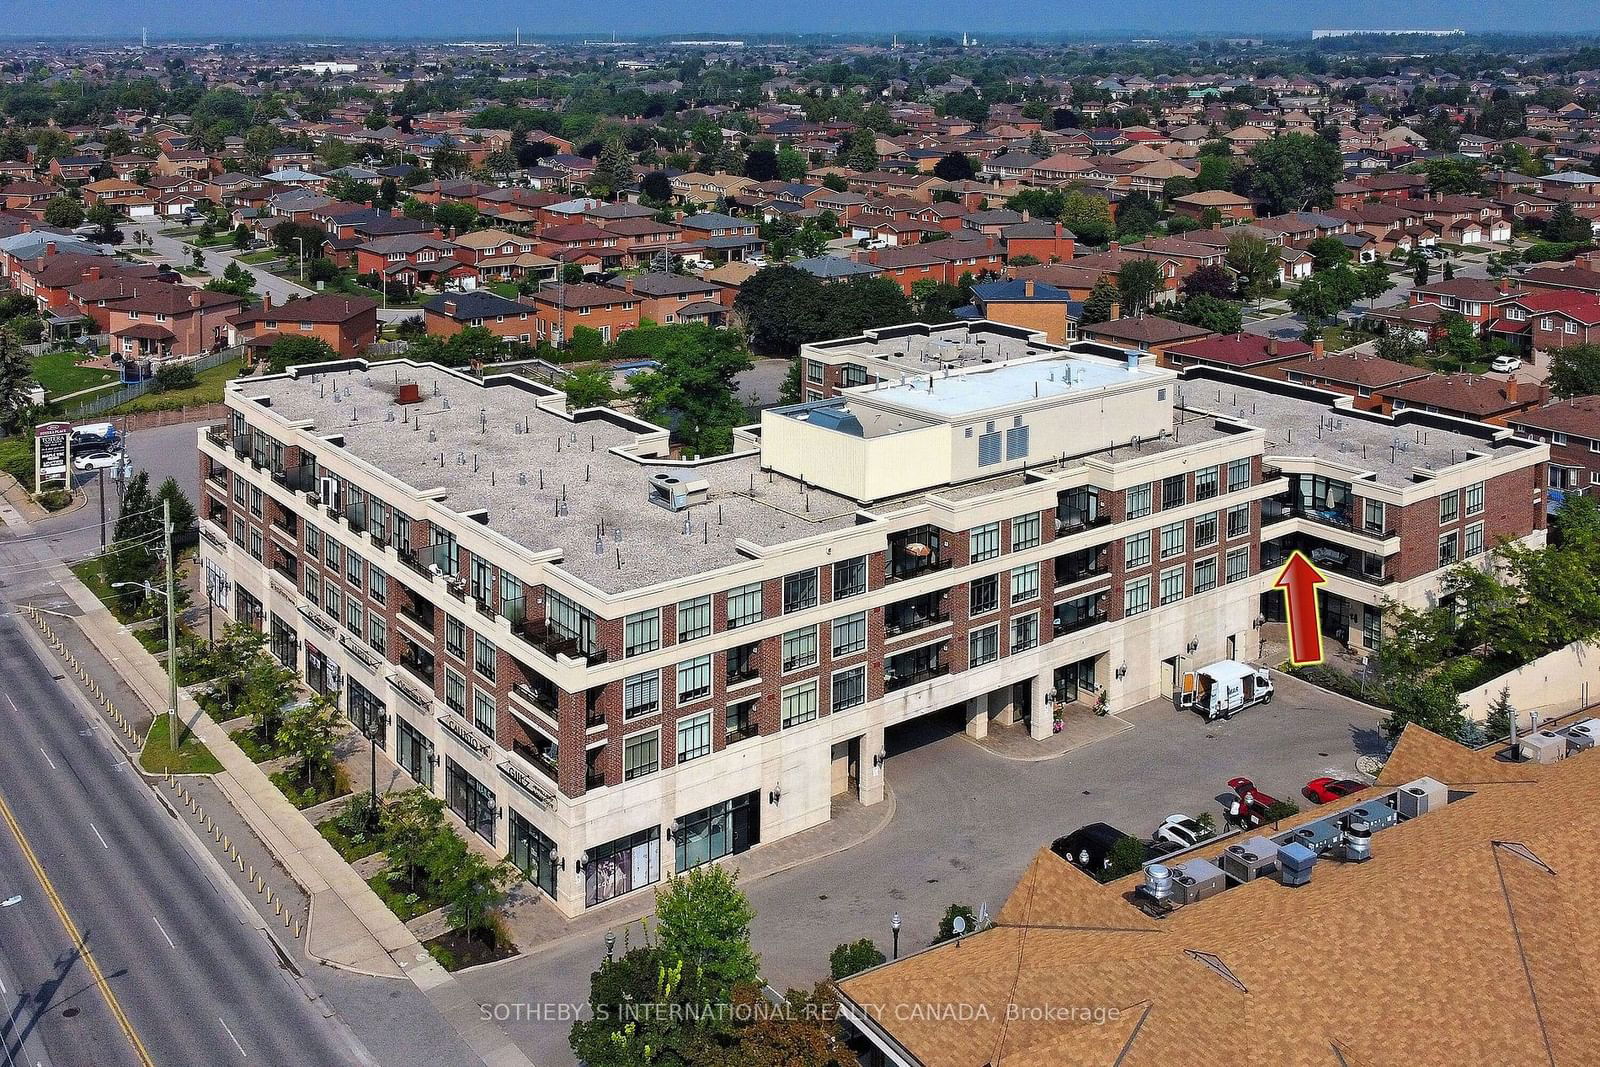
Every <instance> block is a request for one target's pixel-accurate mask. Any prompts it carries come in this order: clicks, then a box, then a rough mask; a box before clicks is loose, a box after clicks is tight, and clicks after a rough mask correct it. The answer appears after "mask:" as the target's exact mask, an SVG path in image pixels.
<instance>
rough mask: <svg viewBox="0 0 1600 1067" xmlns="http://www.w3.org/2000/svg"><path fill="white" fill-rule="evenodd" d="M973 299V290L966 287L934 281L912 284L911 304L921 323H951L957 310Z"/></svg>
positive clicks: (928, 280) (927, 280)
mask: <svg viewBox="0 0 1600 1067" xmlns="http://www.w3.org/2000/svg"><path fill="white" fill-rule="evenodd" d="M971 299H972V291H971V289H969V288H966V287H964V286H960V285H950V284H948V283H946V282H936V281H933V280H932V279H926V280H924V281H920V282H912V283H911V303H912V305H913V308H914V310H915V312H916V317H917V320H918V321H920V322H949V321H950V319H951V318H952V316H953V315H954V312H955V309H956V308H958V307H961V306H963V305H964V304H967V303H969V302H970V301H971Z"/></svg>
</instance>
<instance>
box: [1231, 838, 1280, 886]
mask: <svg viewBox="0 0 1600 1067" xmlns="http://www.w3.org/2000/svg"><path fill="white" fill-rule="evenodd" d="M1277 862H1278V846H1277V845H1275V844H1273V843H1272V842H1271V841H1269V840H1268V839H1266V838H1265V837H1262V836H1260V835H1259V834H1257V835H1256V836H1255V837H1252V838H1250V839H1249V840H1247V841H1241V842H1239V843H1238V844H1236V845H1229V846H1228V847H1227V848H1225V849H1223V850H1222V869H1223V870H1224V871H1226V872H1227V874H1228V877H1230V878H1232V879H1233V880H1234V881H1236V882H1250V881H1254V880H1255V879H1256V878H1258V877H1260V876H1261V875H1263V874H1269V873H1271V872H1272V870H1273V868H1274V867H1275V866H1276V865H1277Z"/></svg>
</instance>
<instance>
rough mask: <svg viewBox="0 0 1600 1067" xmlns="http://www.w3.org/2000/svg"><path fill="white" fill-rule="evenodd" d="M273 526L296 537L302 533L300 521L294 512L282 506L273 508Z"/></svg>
mask: <svg viewBox="0 0 1600 1067" xmlns="http://www.w3.org/2000/svg"><path fill="white" fill-rule="evenodd" d="M272 525H274V526H276V527H277V528H278V529H280V530H282V531H283V532H284V533H286V534H288V535H289V536H290V537H294V536H295V535H297V534H298V533H299V532H300V519H299V517H298V516H296V515H295V513H294V512H292V511H288V510H286V509H285V508H283V507H282V506H281V505H280V506H276V507H274V508H273V513H272Z"/></svg>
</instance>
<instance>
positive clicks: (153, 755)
mask: <svg viewBox="0 0 1600 1067" xmlns="http://www.w3.org/2000/svg"><path fill="white" fill-rule="evenodd" d="M169 723H170V719H169V718H168V717H167V716H166V715H158V716H156V721H155V722H154V723H152V724H151V726H150V734H149V736H148V737H146V738H145V740H144V750H143V751H141V752H140V753H139V766H141V767H143V768H144V769H145V770H147V771H149V772H150V773H151V774H164V773H166V772H168V771H171V772H172V773H173V774H219V773H221V771H222V764H221V763H219V762H218V761H217V757H215V756H213V755H212V754H211V750H210V749H209V748H207V747H206V746H205V743H204V742H203V741H201V740H200V739H199V738H197V737H195V736H194V735H193V734H191V733H190V732H189V731H188V728H187V727H186V728H184V730H183V732H182V735H181V736H182V740H181V741H180V742H179V744H178V751H176V752H174V751H172V748H171V747H170V744H169V742H168V740H167V737H168V725H169Z"/></svg>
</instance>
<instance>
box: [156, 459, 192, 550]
mask: <svg viewBox="0 0 1600 1067" xmlns="http://www.w3.org/2000/svg"><path fill="white" fill-rule="evenodd" d="M162 504H166V505H167V507H168V508H169V514H170V517H171V519H172V544H173V547H174V548H188V547H189V546H190V545H192V544H194V543H195V542H196V541H197V540H199V538H200V531H199V528H198V527H197V526H196V525H195V520H196V515H195V510H194V505H193V504H191V503H190V502H189V498H188V497H187V496H185V495H184V493H183V487H182V486H180V485H179V484H178V479H176V478H173V477H171V476H168V478H167V480H166V481H164V482H162V483H161V488H159V489H157V490H156V507H158V508H159V507H160V506H161V505H162Z"/></svg>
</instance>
